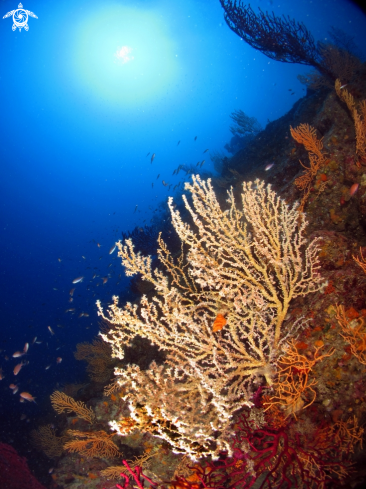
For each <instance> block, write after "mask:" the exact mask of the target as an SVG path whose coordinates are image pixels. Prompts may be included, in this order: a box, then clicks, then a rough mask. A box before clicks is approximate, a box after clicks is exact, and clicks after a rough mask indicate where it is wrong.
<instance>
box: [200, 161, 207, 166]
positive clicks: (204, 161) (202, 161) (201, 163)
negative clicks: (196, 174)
mask: <svg viewBox="0 0 366 489" xmlns="http://www.w3.org/2000/svg"><path fill="white" fill-rule="evenodd" d="M205 161H206V160H202V163H201V166H200V168H202V165H203V164H204V163H205Z"/></svg>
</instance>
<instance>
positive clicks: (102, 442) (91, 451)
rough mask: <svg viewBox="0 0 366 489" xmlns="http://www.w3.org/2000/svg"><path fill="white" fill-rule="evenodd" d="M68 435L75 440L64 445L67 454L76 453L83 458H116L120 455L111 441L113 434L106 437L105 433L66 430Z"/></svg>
mask: <svg viewBox="0 0 366 489" xmlns="http://www.w3.org/2000/svg"><path fill="white" fill-rule="evenodd" d="M67 433H68V435H70V436H73V437H75V438H77V439H76V440H72V441H68V442H67V443H65V445H64V448H65V450H68V451H69V452H72V453H75V452H78V453H80V454H81V455H84V456H85V457H100V458H102V457H106V458H113V457H117V456H118V455H119V454H120V453H119V450H118V447H117V446H116V445H115V444H114V442H113V441H112V438H113V436H115V433H112V434H110V435H108V434H107V433H106V432H105V431H92V432H89V431H86V432H83V431H77V430H68V432H67Z"/></svg>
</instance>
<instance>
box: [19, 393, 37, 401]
mask: <svg viewBox="0 0 366 489" xmlns="http://www.w3.org/2000/svg"><path fill="white" fill-rule="evenodd" d="M20 397H22V398H23V399H25V400H26V401H30V402H36V401H35V400H34V399H35V398H34V397H33V396H32V394H29V392H21V393H20Z"/></svg>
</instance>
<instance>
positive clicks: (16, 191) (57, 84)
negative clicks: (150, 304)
mask: <svg viewBox="0 0 366 489" xmlns="http://www.w3.org/2000/svg"><path fill="white" fill-rule="evenodd" d="M251 6H252V8H253V9H254V10H255V11H256V10H257V8H258V7H261V8H262V9H263V10H269V11H272V10H273V11H274V13H275V14H276V15H282V14H285V15H289V16H291V17H293V18H295V19H296V20H297V21H303V22H304V23H305V24H306V26H307V28H308V29H309V30H310V31H311V32H312V34H313V36H314V37H315V39H316V40H319V41H326V40H327V36H328V31H329V28H330V27H331V26H332V25H333V26H335V27H338V28H340V29H342V30H344V31H345V32H346V33H347V34H349V35H352V36H354V38H355V42H356V44H357V45H358V46H359V48H360V52H361V55H362V56H363V58H366V52H365V49H364V46H365V32H366V18H365V16H364V14H363V13H362V12H361V11H360V10H359V9H358V7H356V6H355V5H354V4H353V3H351V2H349V1H346V0H328V1H318V0H314V1H305V0H297V1H296V2H294V1H293V0H285V1H275V0H273V1H269V2H268V1H264V0H263V1H262V0H256V1H253V2H251ZM16 8H17V1H13V0H12V1H8V0H6V1H1V2H0V9H1V12H0V14H1V17H3V16H4V15H5V14H6V13H7V12H9V11H11V10H14V9H16ZM24 8H25V9H29V10H31V11H32V12H33V13H34V14H35V15H36V16H37V17H38V18H37V19H36V18H34V17H29V21H28V25H29V30H28V31H25V30H24V29H22V30H21V31H20V32H19V30H18V29H16V30H15V31H13V30H12V22H13V21H12V18H11V17H9V18H6V19H2V18H1V22H0V93H1V109H0V114H1V115H0V129H1V144H0V162H1V173H0V185H1V193H0V199H1V207H0V213H1V214H0V217H1V226H0V232H1V241H0V242H1V255H0V256H1V316H0V318H1V329H0V350H1V353H0V366H1V367H2V369H3V374H4V379H3V380H2V381H1V382H0V409H1V413H2V416H1V418H2V420H6V421H3V425H2V426H1V432H0V438H1V439H2V441H5V442H11V441H12V440H13V438H14V436H15V434H14V433H15V431H16V430H18V431H22V433H26V432H27V426H29V427H30V426H32V424H36V421H37V419H38V418H39V416H40V414H41V413H45V412H48V410H50V403H49V395H50V394H51V393H52V392H53V390H54V389H55V388H57V387H59V386H60V385H64V384H66V383H69V382H82V381H83V380H85V379H86V378H87V377H86V374H85V365H84V364H83V363H82V362H77V361H76V360H75V359H74V357H73V351H75V345H76V344H77V343H78V342H81V341H90V340H91V339H92V338H93V337H95V335H96V334H97V333H98V330H99V323H98V317H97V314H96V306H95V301H96V300H97V299H100V300H101V301H102V303H104V304H107V303H108V302H110V301H111V298H112V295H113V294H127V292H126V291H127V289H128V283H129V282H128V280H126V279H125V278H124V276H123V269H122V267H121V264H120V261H119V259H118V258H117V253H116V251H114V253H113V254H111V255H110V254H109V250H110V248H111V247H112V246H113V244H114V242H115V241H116V240H118V239H120V238H121V237H122V232H125V233H127V232H128V231H132V230H133V229H134V228H135V227H136V226H137V227H144V226H145V225H152V224H154V225H155V226H157V227H159V225H161V226H162V227H163V225H164V223H163V222H162V221H163V220H164V219H166V214H165V209H166V206H165V203H166V200H167V198H168V196H170V195H173V196H175V198H176V199H178V200H179V190H176V191H173V187H174V186H175V185H177V184H178V183H179V182H180V181H182V183H183V182H184V181H185V180H186V179H188V178H189V177H186V176H185V173H183V172H180V173H179V175H178V176H176V175H172V173H173V171H174V170H175V169H176V168H177V167H178V166H179V165H186V166H187V167H189V166H190V165H196V163H197V162H198V161H202V160H203V159H205V164H204V165H203V166H202V168H201V169H200V172H201V173H202V175H203V176H204V177H206V176H209V175H210V174H215V170H214V167H213V164H212V162H211V161H210V158H209V154H210V153H211V154H212V153H214V152H215V151H219V152H222V153H224V154H226V155H227V156H230V155H229V154H227V153H225V150H224V146H225V144H226V143H228V142H229V141H230V139H231V137H232V134H231V133H230V130H229V127H230V125H232V120H231V119H230V114H231V113H232V112H233V111H234V110H238V109H242V110H244V112H245V113H246V114H248V115H250V116H251V117H256V118H257V119H258V121H259V122H260V124H261V125H262V126H263V127H265V125H266V124H267V122H268V121H269V120H270V121H272V120H275V119H277V118H279V117H280V116H282V115H283V114H285V113H286V112H287V111H288V110H290V109H291V107H292V106H293V104H294V102H296V100H298V99H299V98H300V97H302V96H304V95H305V92H306V90H305V87H304V86H303V85H301V84H300V82H299V81H298V80H297V75H298V74H304V73H308V72H309V71H311V67H306V66H302V65H294V64H285V63H280V62H276V61H273V60H271V59H269V58H267V57H265V56H264V55H262V54H261V53H260V52H258V51H255V50H254V49H253V48H251V47H250V46H248V45H247V44H245V43H244V42H243V41H242V40H240V38H239V37H238V36H237V35H235V34H234V33H233V32H232V31H231V30H230V29H229V28H228V26H227V25H226V23H225V21H224V17H223V10H222V8H221V6H220V3H219V1H218V0H175V1H172V0H130V1H128V0H120V1H109V0H103V1H93V0H88V1H85V0H79V1H78V2H74V1H73V2H70V1H67V0H65V1H62V2H56V1H52V2H41V1H39V0H29V3H28V0H27V3H24ZM121 49H122V50H121ZM362 49H364V50H363V51H362ZM118 53H119V56H118ZM123 55H126V57H125V58H123ZM290 89H291V91H290ZM293 92H294V94H293ZM195 137H197V139H196V140H195ZM178 141H180V143H179V144H178ZM206 149H209V152H207V153H204V151H205V150H206ZM153 154H155V155H156V156H155V158H154V160H153V162H152V163H151V157H152V155H153ZM159 174H160V177H159V178H157V176H158V175H159ZM163 180H164V182H165V183H166V184H167V185H166V186H164V185H163V183H162V181H163ZM152 184H153V186H152ZM179 188H180V189H181V188H182V184H181V186H180V187H179ZM136 206H137V207H136ZM156 209H158V210H156ZM98 244H99V245H100V246H99V245H98ZM95 274H96V275H97V277H95V278H94V279H93V278H92V277H93V276H94V275H95ZM120 274H122V276H121V277H119V275H120ZM78 276H83V277H84V280H83V281H82V282H81V283H78V284H76V285H73V284H72V281H73V280H74V279H75V278H76V277H78ZM103 277H108V281H107V282H106V283H105V284H104V285H103ZM73 287H75V289H76V290H75V292H74V296H73V299H74V300H73V302H72V303H70V302H69V298H70V295H69V291H70V289H71V288H73ZM69 308H75V311H71V312H65V311H66V310H67V309H69ZM82 312H85V313H87V314H89V316H88V317H86V316H82V317H79V316H80V314H81V313H82ZM48 326H50V327H51V329H52V330H53V331H54V333H55V334H54V335H52V334H51V333H50V331H49V329H48ZM34 337H37V340H36V341H37V342H41V343H39V344H38V343H34V344H32V345H31V346H30V348H29V351H28V354H27V355H26V357H22V358H21V360H23V361H25V362H26V363H27V365H25V366H24V367H23V368H22V370H21V372H20V373H19V375H18V376H17V377H15V376H14V375H13V368H14V366H15V365H16V364H17V363H19V359H13V358H12V355H13V353H14V352H15V351H16V350H22V349H23V347H24V344H25V343H26V342H29V343H31V342H32V340H33V339H34ZM58 357H61V358H62V362H61V363H56V359H57V358H58ZM7 358H8V360H7ZM49 365H51V366H50V368H49V369H47V370H46V367H47V366H49ZM15 381H17V382H16V383H17V384H19V389H20V392H21V391H27V392H30V393H31V394H32V395H33V396H35V397H36V402H37V404H34V403H23V404H21V403H20V402H19V393H18V394H16V395H13V394H12V391H11V389H9V384H10V383H13V382H15ZM22 414H25V415H26V417H25V419H24V420H23V421H20V417H21V415H22ZM27 420H28V425H26V423H27ZM22 423H23V424H22Z"/></svg>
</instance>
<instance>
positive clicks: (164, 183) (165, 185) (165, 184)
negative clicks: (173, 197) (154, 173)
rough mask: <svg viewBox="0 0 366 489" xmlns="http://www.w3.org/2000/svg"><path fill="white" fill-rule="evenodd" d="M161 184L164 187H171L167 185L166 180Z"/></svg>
mask: <svg viewBox="0 0 366 489" xmlns="http://www.w3.org/2000/svg"><path fill="white" fill-rule="evenodd" d="M161 183H162V184H163V185H164V187H167V186H168V185H169V183H166V181H165V180H163V181H162V182H161Z"/></svg>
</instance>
